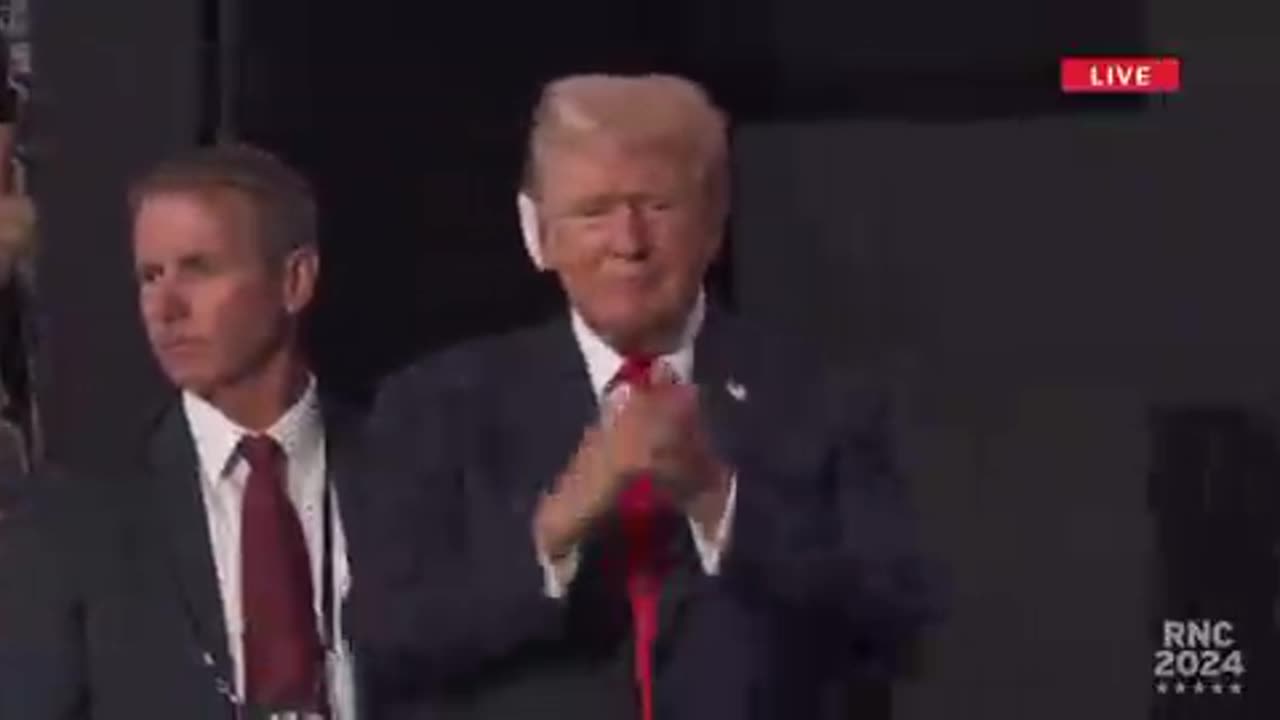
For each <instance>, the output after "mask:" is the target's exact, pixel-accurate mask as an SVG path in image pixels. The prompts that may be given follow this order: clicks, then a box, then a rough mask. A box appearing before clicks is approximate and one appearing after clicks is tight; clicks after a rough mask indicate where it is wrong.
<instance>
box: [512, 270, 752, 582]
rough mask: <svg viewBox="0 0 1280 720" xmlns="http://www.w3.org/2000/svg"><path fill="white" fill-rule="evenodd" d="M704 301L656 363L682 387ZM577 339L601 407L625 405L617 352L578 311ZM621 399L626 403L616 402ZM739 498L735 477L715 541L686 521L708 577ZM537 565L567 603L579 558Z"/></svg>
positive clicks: (688, 377) (542, 557) (543, 559)
mask: <svg viewBox="0 0 1280 720" xmlns="http://www.w3.org/2000/svg"><path fill="white" fill-rule="evenodd" d="M706 308H707V304H706V297H705V295H703V294H701V293H699V295H698V300H697V303H696V304H695V305H694V308H693V312H692V313H690V314H689V319H688V321H686V323H685V326H684V329H683V330H682V331H681V334H680V340H679V342H678V343H677V344H676V348H675V350H673V351H672V352H670V353H667V354H666V355H662V356H660V357H658V358H656V359H655V360H654V363H655V364H661V365H664V366H665V367H666V368H667V369H669V370H671V371H672V372H674V373H675V375H676V377H677V378H679V380H680V382H683V383H688V382H692V380H693V348H694V341H695V340H696V339H697V337H698V333H699V332H700V331H701V330H702V322H703V320H704V318H705V317H706ZM571 321H572V326H573V336H574V339H575V340H577V342H578V349H579V350H580V351H581V352H582V357H583V359H584V360H585V361H586V364H587V374H588V376H589V377H590V378H591V389H592V390H593V391H594V392H595V395H596V401H597V404H598V405H599V407H602V408H604V407H608V406H609V405H611V404H614V403H624V402H625V401H626V400H625V393H626V392H628V389H627V388H626V386H625V385H620V386H615V387H611V384H612V383H613V381H614V378H616V377H617V375H618V371H619V370H621V369H622V364H623V362H624V361H625V358H623V357H622V356H621V355H619V354H618V351H616V350H614V349H613V348H612V347H611V346H610V345H609V343H608V342H606V341H605V339H604V338H602V337H600V335H599V333H597V332H596V331H595V330H592V329H591V326H589V325H588V324H587V322H586V320H585V319H583V317H582V315H581V314H579V313H578V311H577V310H576V309H575V310H573V311H572V317H571ZM618 395H622V396H623V397H618ZM737 496H738V480H737V476H736V475H735V476H733V477H732V478H731V479H730V481H729V498H728V501H727V502H726V503H725V508H724V516H723V517H721V519H720V524H719V526H718V528H717V529H716V534H715V536H714V537H707V536H706V535H704V533H703V532H702V529H701V527H700V526H699V525H698V524H697V523H695V522H694V521H693V519H692V518H686V519H687V520H688V524H689V532H690V533H692V535H693V542H694V545H695V546H696V547H697V549H698V557H699V559H700V560H701V561H702V569H703V571H704V572H705V573H706V574H708V575H717V574H719V572H720V558H721V556H722V555H723V554H724V552H725V550H726V549H727V548H728V546H729V539H730V536H731V533H730V528H731V526H732V524H733V509H734V505H735V504H736V501H737ZM538 560H539V562H540V563H541V565H542V571H543V580H544V583H543V591H544V592H545V593H546V594H547V595H548V596H549V597H552V598H561V597H564V595H565V593H566V592H567V591H568V588H569V585H570V584H571V583H572V582H573V578H574V576H575V575H576V574H577V572H578V560H579V554H578V551H577V548H574V550H572V551H571V552H569V554H568V555H566V556H565V557H564V558H561V559H559V560H557V561H554V562H553V561H551V559H550V558H548V557H547V556H546V554H545V553H543V552H541V551H539V554H538Z"/></svg>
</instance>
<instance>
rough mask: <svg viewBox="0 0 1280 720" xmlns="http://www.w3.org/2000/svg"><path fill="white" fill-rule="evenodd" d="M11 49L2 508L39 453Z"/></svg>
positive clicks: (0, 234)
mask: <svg viewBox="0 0 1280 720" xmlns="http://www.w3.org/2000/svg"><path fill="white" fill-rule="evenodd" d="M8 79H9V46H8V43H7V42H6V41H5V38H4V34H3V33H0V509H2V508H3V507H4V505H5V500H6V499H7V498H9V497H10V496H12V495H13V493H14V492H16V484H17V482H18V479H19V478H21V477H23V476H24V475H26V474H27V473H28V472H29V471H30V470H31V467H32V465H33V464H34V463H35V459H36V456H37V454H38V452H37V450H38V445H39V443H38V438H37V420H36V406H35V397H34V393H33V392H32V389H33V386H34V382H33V377H32V372H33V363H32V350H33V342H32V328H33V324H32V318H31V303H32V297H31V295H32V293H31V290H32V286H33V282H32V280H33V277H34V275H33V273H32V265H31V260H30V255H31V249H32V244H33V238H34V233H33V225H34V223H33V215H34V212H33V210H32V206H31V203H30V200H29V199H27V198H24V197H19V196H15V195H14V194H13V167H12V160H13V149H14V125H15V120H16V114H17V113H16V109H17V108H16V99H17V96H16V94H15V93H14V92H13V89H12V88H11V87H10V85H9V82H8Z"/></svg>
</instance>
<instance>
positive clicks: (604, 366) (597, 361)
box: [571, 291, 707, 398]
mask: <svg viewBox="0 0 1280 720" xmlns="http://www.w3.org/2000/svg"><path fill="white" fill-rule="evenodd" d="M706 313H707V300H706V294H705V293H704V292H702V291H699V292H698V299H697V301H695V302H694V305H693V310H692V311H690V313H689V317H688V319H686V320H685V324H684V328H683V329H682V330H681V332H680V340H679V342H678V343H677V344H676V347H675V349H674V350H673V351H672V352H670V353H667V354H666V355H662V356H661V357H659V358H658V360H659V361H661V362H663V363H665V364H666V365H667V366H668V367H670V368H671V369H672V370H673V371H674V372H675V373H676V375H678V376H679V377H680V380H681V381H682V382H689V381H690V380H691V379H692V378H693V346H694V340H695V339H697V337H698V332H699V331H700V330H701V329H702V321H703V319H704V318H705V317H706ZM571 315H572V325H573V335H574V338H575V339H577V341H578V349H579V350H581V351H582V357H583V358H584V359H585V360H586V362H587V374H588V375H589V376H590V377H591V389H592V390H593V391H594V392H595V394H596V397H597V398H598V397H601V396H602V395H604V391H605V389H606V388H607V387H608V385H609V383H610V382H612V381H613V378H614V376H616V375H617V374H618V370H620V369H621V368H622V362H623V357H622V356H621V355H619V354H618V351H617V350H614V349H613V347H612V346H610V345H609V343H608V342H607V341H606V340H605V339H604V338H602V337H600V335H599V333H597V332H596V331H595V330H593V329H592V328H591V326H590V325H588V324H587V321H586V320H585V319H584V318H583V317H582V314H581V313H579V312H578V310H577V308H574V309H573V310H571Z"/></svg>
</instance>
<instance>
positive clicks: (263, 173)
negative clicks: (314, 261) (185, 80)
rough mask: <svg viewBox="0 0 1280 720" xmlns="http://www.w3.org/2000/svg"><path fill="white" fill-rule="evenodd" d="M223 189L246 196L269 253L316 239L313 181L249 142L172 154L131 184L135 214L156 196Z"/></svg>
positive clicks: (273, 254)
mask: <svg viewBox="0 0 1280 720" xmlns="http://www.w3.org/2000/svg"><path fill="white" fill-rule="evenodd" d="M221 192H233V193H236V194H238V195H239V196H241V197H242V198H243V199H244V200H246V201H247V203H248V205H249V207H250V209H251V211H252V213H253V217H254V224H255V229H256V231H257V233H258V239H259V242H260V243H261V244H262V248H263V250H264V251H265V252H266V253H267V255H268V257H269V258H272V259H279V258H283V257H284V256H285V255H287V254H288V253H290V252H292V251H293V250H296V249H298V248H302V247H314V246H315V245H316V244H317V235H318V229H317V225H318V220H317V214H318V212H317V209H316V201H315V194H314V193H313V191H312V189H311V184H310V183H309V182H308V181H307V179H306V178H305V177H304V176H303V175H302V173H300V172H298V171H297V170H295V169H293V168H292V167H290V166H289V165H288V164H287V163H285V162H284V161H283V160H281V159H280V158H278V157H276V156H275V155H273V154H271V153H269V152H267V151H266V150H263V149H261V148H257V147H253V146H251V145H245V144H228V145H212V146H206V147H199V148H195V149H192V150H188V151H186V152H183V153H180V154H178V155H175V156H173V157H170V158H168V159H166V160H164V161H162V162H160V163H159V164H158V165H156V166H155V167H153V168H152V169H151V170H150V171H148V172H147V173H146V174H145V175H143V176H142V177H141V178H139V179H138V180H137V181H136V182H135V183H134V184H133V185H132V187H131V188H130V190H129V204H130V207H131V208H132V209H133V211H134V212H135V213H136V212H137V211H138V207H139V206H140V205H141V204H142V201H143V200H145V199H146V198H147V197H150V196H152V195H158V194H165V193H191V194H195V195H206V194H217V193H221Z"/></svg>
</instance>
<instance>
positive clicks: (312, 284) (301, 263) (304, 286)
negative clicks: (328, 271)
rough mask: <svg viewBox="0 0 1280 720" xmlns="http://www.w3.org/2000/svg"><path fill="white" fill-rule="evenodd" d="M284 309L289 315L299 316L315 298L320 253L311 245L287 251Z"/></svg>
mask: <svg viewBox="0 0 1280 720" xmlns="http://www.w3.org/2000/svg"><path fill="white" fill-rule="evenodd" d="M283 270H284V272H283V273H282V275H283V278H282V279H283V281H284V285H283V288H282V290H283V292H284V307H285V310H286V311H287V312H288V313H289V314H290V315H294V316H296V315H300V314H301V313H302V311H303V310H305V309H307V307H308V306H309V305H310V304H311V301H312V300H313V299H314V298H315V294H316V283H317V282H319V280H320V253H319V251H318V250H317V249H316V248H315V246H313V245H305V246H303V247H300V248H295V249H293V250H290V251H289V254H288V255H286V256H285V259H284V268H283Z"/></svg>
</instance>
